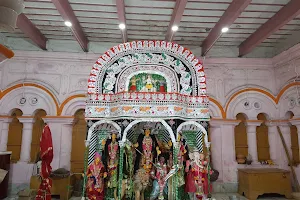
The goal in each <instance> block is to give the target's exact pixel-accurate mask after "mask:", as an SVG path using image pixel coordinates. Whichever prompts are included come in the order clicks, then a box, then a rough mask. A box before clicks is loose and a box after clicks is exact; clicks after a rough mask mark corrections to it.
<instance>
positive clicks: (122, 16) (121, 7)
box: [116, 0, 127, 43]
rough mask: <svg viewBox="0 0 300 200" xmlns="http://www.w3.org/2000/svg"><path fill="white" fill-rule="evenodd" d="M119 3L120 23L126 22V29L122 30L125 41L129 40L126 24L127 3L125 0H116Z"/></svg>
mask: <svg viewBox="0 0 300 200" xmlns="http://www.w3.org/2000/svg"><path fill="white" fill-rule="evenodd" d="M116 4H117V12H118V18H119V22H120V24H125V29H124V30H121V33H122V38H123V42H124V43H125V42H127V31H126V29H127V27H126V26H127V25H126V17H125V4H124V0H116Z"/></svg>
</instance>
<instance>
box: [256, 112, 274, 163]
mask: <svg viewBox="0 0 300 200" xmlns="http://www.w3.org/2000/svg"><path fill="white" fill-rule="evenodd" d="M257 119H258V120H261V121H262V123H261V125H260V126H258V127H256V141H257V155H258V161H267V160H270V159H271V158H270V145H269V134H268V133H269V128H268V126H267V125H266V122H267V120H268V119H269V116H268V115H267V114H265V113H259V114H258V115H257Z"/></svg>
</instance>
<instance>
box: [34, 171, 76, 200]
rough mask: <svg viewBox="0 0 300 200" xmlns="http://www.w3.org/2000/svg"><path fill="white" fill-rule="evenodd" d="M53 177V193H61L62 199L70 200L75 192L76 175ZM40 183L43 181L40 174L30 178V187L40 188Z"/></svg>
mask: <svg viewBox="0 0 300 200" xmlns="http://www.w3.org/2000/svg"><path fill="white" fill-rule="evenodd" d="M51 179H52V188H51V195H59V196H60V199H61V200H68V199H70V198H71V197H72V196H71V195H72V192H73V185H74V181H75V177H74V176H73V175H72V176H69V177H66V178H51ZM40 183H41V181H40V179H39V177H38V176H32V177H31V179H30V189H32V190H38V189H39V186H40ZM68 188H69V190H68Z"/></svg>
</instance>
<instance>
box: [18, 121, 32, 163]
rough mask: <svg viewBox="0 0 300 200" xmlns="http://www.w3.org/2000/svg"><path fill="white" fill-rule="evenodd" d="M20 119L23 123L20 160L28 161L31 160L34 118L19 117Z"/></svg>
mask: <svg viewBox="0 0 300 200" xmlns="http://www.w3.org/2000/svg"><path fill="white" fill-rule="evenodd" d="M18 119H19V121H20V122H21V123H22V124H23V130H22V146H21V155H20V162H25V163H28V162H29V161H30V153H31V142H32V127H33V123H34V118H29V117H18Z"/></svg>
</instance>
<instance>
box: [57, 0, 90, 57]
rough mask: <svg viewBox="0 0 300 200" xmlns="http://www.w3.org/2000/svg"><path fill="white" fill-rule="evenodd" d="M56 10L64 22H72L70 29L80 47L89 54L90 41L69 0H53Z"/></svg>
mask: <svg viewBox="0 0 300 200" xmlns="http://www.w3.org/2000/svg"><path fill="white" fill-rule="evenodd" d="M51 1H52V3H53V4H54V5H55V7H56V9H57V10H58V12H59V13H60V15H61V16H62V18H63V20H64V21H70V22H71V23H72V26H71V27H70V29H71V31H72V33H73V35H74V37H75V38H76V40H77V41H78V43H79V45H80V47H81V48H82V50H83V51H84V52H88V43H89V41H88V39H87V37H86V36H85V34H84V32H83V30H82V27H81V26H80V24H79V21H78V19H77V17H76V16H75V13H74V11H73V9H72V7H71V5H70V3H69V1H68V0H51Z"/></svg>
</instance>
